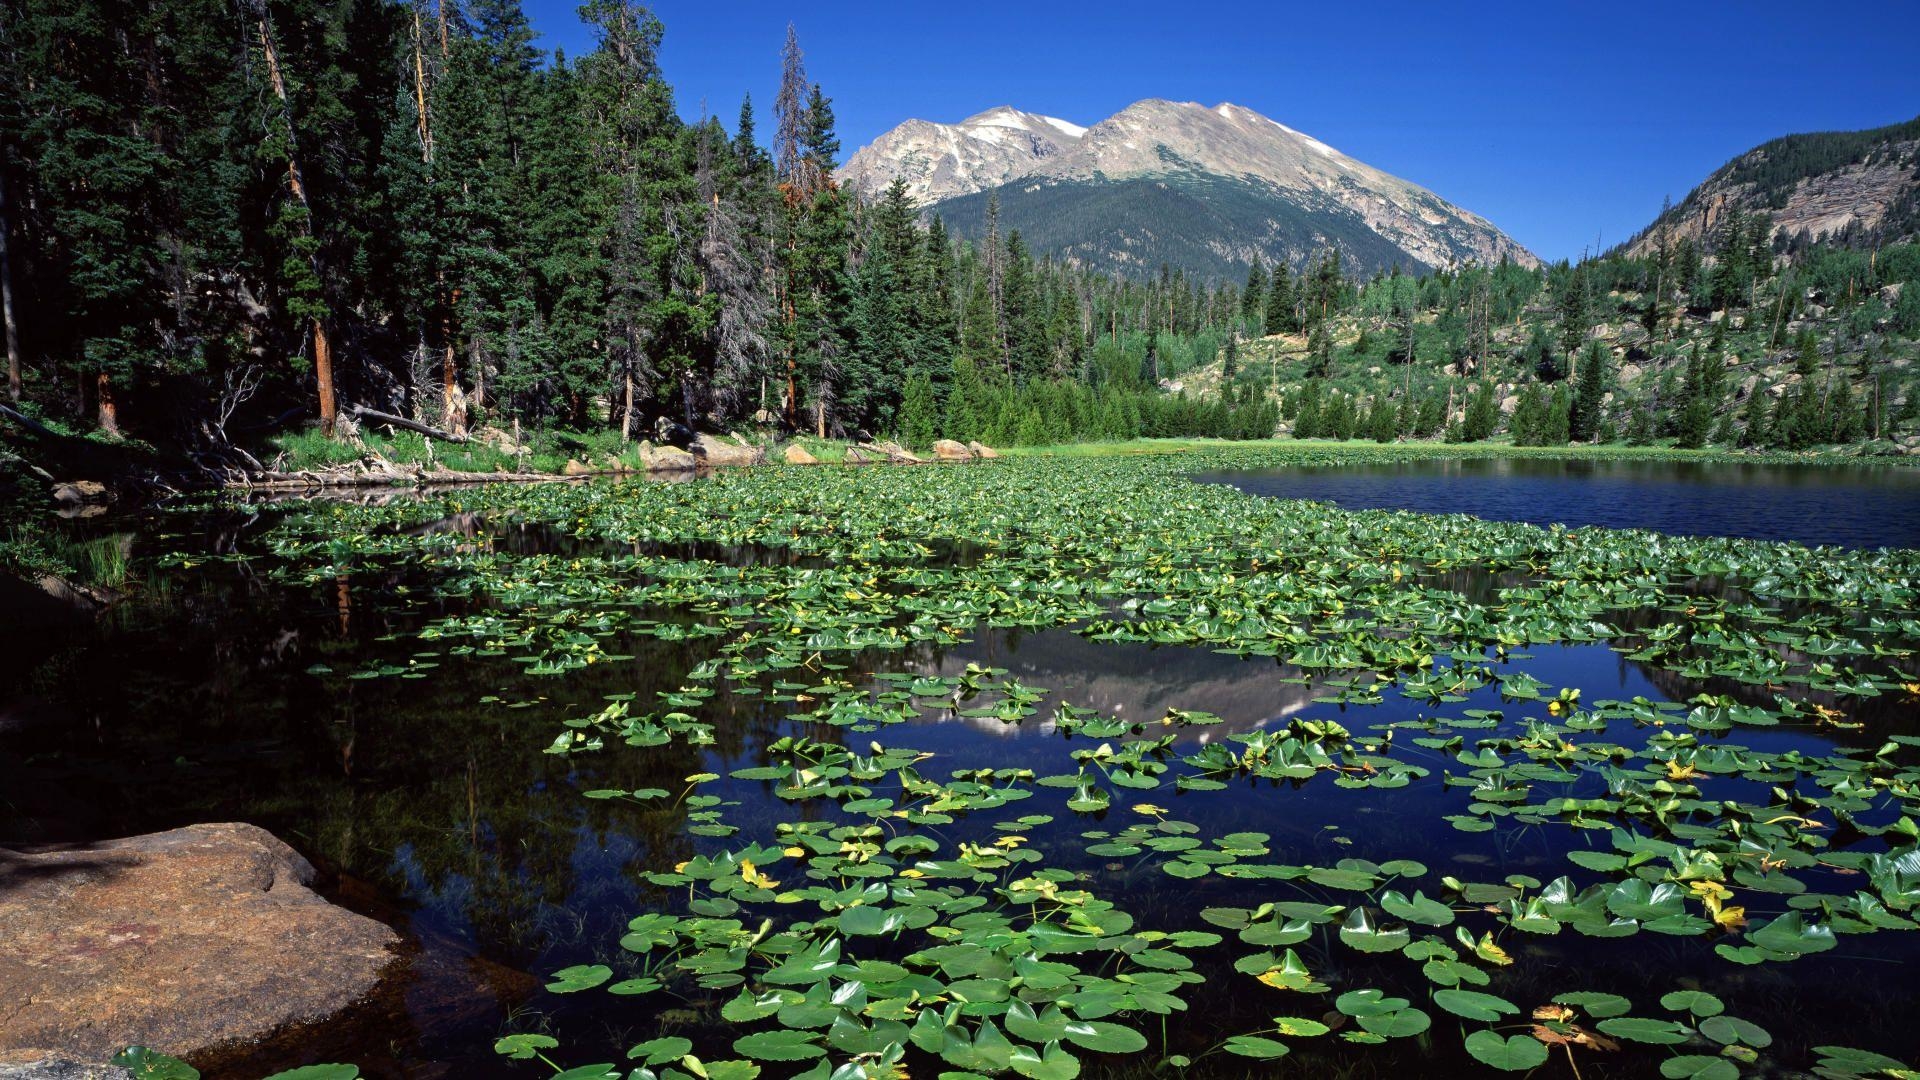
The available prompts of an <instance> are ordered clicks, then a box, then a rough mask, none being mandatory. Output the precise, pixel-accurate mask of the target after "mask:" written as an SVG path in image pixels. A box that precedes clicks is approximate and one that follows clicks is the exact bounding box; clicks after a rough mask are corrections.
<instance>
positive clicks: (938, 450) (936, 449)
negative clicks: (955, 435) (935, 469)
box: [933, 439, 973, 461]
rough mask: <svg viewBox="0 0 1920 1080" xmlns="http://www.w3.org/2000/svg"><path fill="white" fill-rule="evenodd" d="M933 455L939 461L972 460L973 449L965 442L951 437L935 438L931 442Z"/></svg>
mask: <svg viewBox="0 0 1920 1080" xmlns="http://www.w3.org/2000/svg"><path fill="white" fill-rule="evenodd" d="M933 456H934V457H936V458H938V459H939V460H941V461H972V460H973V451H971V450H969V449H967V444H966V443H963V442H955V441H954V440H952V439H936V440H934V443H933Z"/></svg>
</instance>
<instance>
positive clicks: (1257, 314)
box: [1240, 255, 1268, 326]
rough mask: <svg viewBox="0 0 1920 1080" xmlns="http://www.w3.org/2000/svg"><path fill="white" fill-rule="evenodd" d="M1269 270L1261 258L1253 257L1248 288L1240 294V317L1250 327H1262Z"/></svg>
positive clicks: (1248, 276) (1249, 268)
mask: <svg viewBox="0 0 1920 1080" xmlns="http://www.w3.org/2000/svg"><path fill="white" fill-rule="evenodd" d="M1267 288H1268V286H1267V270H1266V267H1265V266H1263V265H1262V264H1261V262H1260V256H1258V255H1255V256H1254V257H1253V265H1251V266H1249V267H1247V287H1246V288H1245V289H1244V290H1242V291H1241V293H1240V317H1241V318H1242V319H1244V320H1246V322H1247V324H1248V325H1249V326H1260V325H1262V319H1263V315H1264V313H1265V310H1266V302H1267Z"/></svg>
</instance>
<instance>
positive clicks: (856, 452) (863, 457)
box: [846, 446, 873, 465]
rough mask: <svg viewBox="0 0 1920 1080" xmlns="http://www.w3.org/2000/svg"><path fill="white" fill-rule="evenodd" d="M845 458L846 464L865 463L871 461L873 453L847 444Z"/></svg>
mask: <svg viewBox="0 0 1920 1080" xmlns="http://www.w3.org/2000/svg"><path fill="white" fill-rule="evenodd" d="M846 460H847V464H849V465H867V464H870V463H872V461H873V455H871V454H869V453H867V452H866V451H865V450H862V449H860V448H859V447H857V446H849V447H847V459H846Z"/></svg>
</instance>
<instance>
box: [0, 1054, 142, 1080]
mask: <svg viewBox="0 0 1920 1080" xmlns="http://www.w3.org/2000/svg"><path fill="white" fill-rule="evenodd" d="M0 1080H133V1074H132V1073H130V1072H128V1071H127V1070H125V1069H123V1068H121V1067H120V1066H118V1065H102V1064H94V1065H88V1064H83V1063H81V1062H78V1061H68V1060H66V1059H65V1058H41V1059H40V1060H39V1061H23V1062H19V1063H17V1064H13V1065H7V1064H4V1063H0Z"/></svg>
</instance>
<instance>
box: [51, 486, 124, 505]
mask: <svg viewBox="0 0 1920 1080" xmlns="http://www.w3.org/2000/svg"><path fill="white" fill-rule="evenodd" d="M112 497H113V496H112V495H110V494H109V493H108V491H107V486H106V485H105V484H102V483H100V482H99V481H97V480H70V481H68V482H66V483H64V484H55V485H54V486H53V501H54V502H57V503H59V504H61V505H62V506H79V505H80V504H82V503H92V502H103V501H105V500H107V499H110V498H112Z"/></svg>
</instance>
